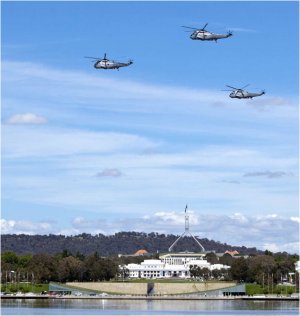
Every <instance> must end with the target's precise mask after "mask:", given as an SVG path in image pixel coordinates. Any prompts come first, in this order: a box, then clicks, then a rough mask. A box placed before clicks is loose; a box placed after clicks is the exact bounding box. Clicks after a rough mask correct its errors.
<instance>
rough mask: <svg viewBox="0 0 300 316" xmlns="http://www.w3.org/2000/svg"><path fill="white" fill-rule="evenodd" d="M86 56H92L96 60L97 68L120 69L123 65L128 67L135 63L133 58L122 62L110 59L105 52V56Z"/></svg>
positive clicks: (95, 65)
mask: <svg viewBox="0 0 300 316" xmlns="http://www.w3.org/2000/svg"><path fill="white" fill-rule="evenodd" d="M85 58H91V59H94V60H96V62H95V64H94V67H95V68H96V69H117V70H119V68H121V67H127V66H130V65H131V64H133V60H131V59H130V60H128V62H127V63H121V62H119V61H114V60H109V59H107V58H106V53H105V54H104V58H102V59H101V58H99V57H89V56H85Z"/></svg>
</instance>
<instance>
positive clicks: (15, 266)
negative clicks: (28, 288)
mask: <svg viewBox="0 0 300 316" xmlns="http://www.w3.org/2000/svg"><path fill="white" fill-rule="evenodd" d="M150 258H158V254H156V255H153V256H147V259H150ZM206 259H207V260H208V262H210V263H211V264H215V263H221V264H224V265H229V266H230V267H231V268H230V269H229V270H219V271H218V270H216V271H209V270H208V269H205V268H199V267H195V266H194V267H193V266H191V268H190V272H191V276H192V278H195V279H199V280H202V281H205V280H210V279H221V280H234V281H237V282H246V283H257V284H261V285H262V286H264V285H266V284H270V282H272V284H273V283H274V284H280V283H283V282H289V281H291V280H292V282H293V283H294V284H296V285H298V280H299V274H298V273H297V272H296V270H295V262H296V261H297V260H299V256H298V255H289V254H286V253H277V254H273V253H271V252H269V251H266V252H265V253H264V254H259V255H251V256H248V257H246V258H245V257H232V256H231V255H229V254H224V255H223V256H221V257H218V256H216V254H215V253H213V252H212V253H208V254H207V255H206ZM143 260H145V257H144V256H134V257H128V256H127V257H118V256H109V257H102V256H100V255H99V254H98V253H97V252H94V253H93V254H92V255H84V254H81V253H79V252H77V253H76V254H72V253H71V252H70V251H68V250H64V251H62V252H60V253H57V254H55V255H51V254H45V253H40V254H28V255H17V254H16V253H14V252H12V251H8V252H4V253H2V254H1V282H2V284H4V283H17V282H32V283H48V282H50V281H54V282H72V281H79V282H83V281H85V282H92V281H110V280H118V279H123V278H126V277H128V274H127V273H124V271H122V269H121V270H120V268H119V266H122V265H125V264H128V263H140V262H142V261H143Z"/></svg>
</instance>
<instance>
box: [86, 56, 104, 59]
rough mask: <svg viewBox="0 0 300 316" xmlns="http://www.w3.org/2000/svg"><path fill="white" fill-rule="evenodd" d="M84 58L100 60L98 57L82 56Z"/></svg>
mask: <svg viewBox="0 0 300 316" xmlns="http://www.w3.org/2000/svg"><path fill="white" fill-rule="evenodd" d="M84 58H91V59H101V58H100V57H90V56H84Z"/></svg>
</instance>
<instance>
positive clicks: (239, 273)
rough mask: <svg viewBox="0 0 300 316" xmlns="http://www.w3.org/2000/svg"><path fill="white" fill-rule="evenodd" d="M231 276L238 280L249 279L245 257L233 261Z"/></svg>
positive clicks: (244, 280)
mask: <svg viewBox="0 0 300 316" xmlns="http://www.w3.org/2000/svg"><path fill="white" fill-rule="evenodd" d="M230 273H231V277H232V279H233V280H236V281H238V282H246V281H248V265H247V261H246V260H245V258H243V257H241V258H237V259H235V260H234V261H233V263H232V265H231V269H230Z"/></svg>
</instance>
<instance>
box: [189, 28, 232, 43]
mask: <svg viewBox="0 0 300 316" xmlns="http://www.w3.org/2000/svg"><path fill="white" fill-rule="evenodd" d="M230 36H232V34H231V33H228V34H215V33H211V32H208V31H201V30H196V31H194V32H193V33H192V34H191V36H190V38H191V39H192V40H200V41H217V40H218V39H222V38H227V37H230Z"/></svg>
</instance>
